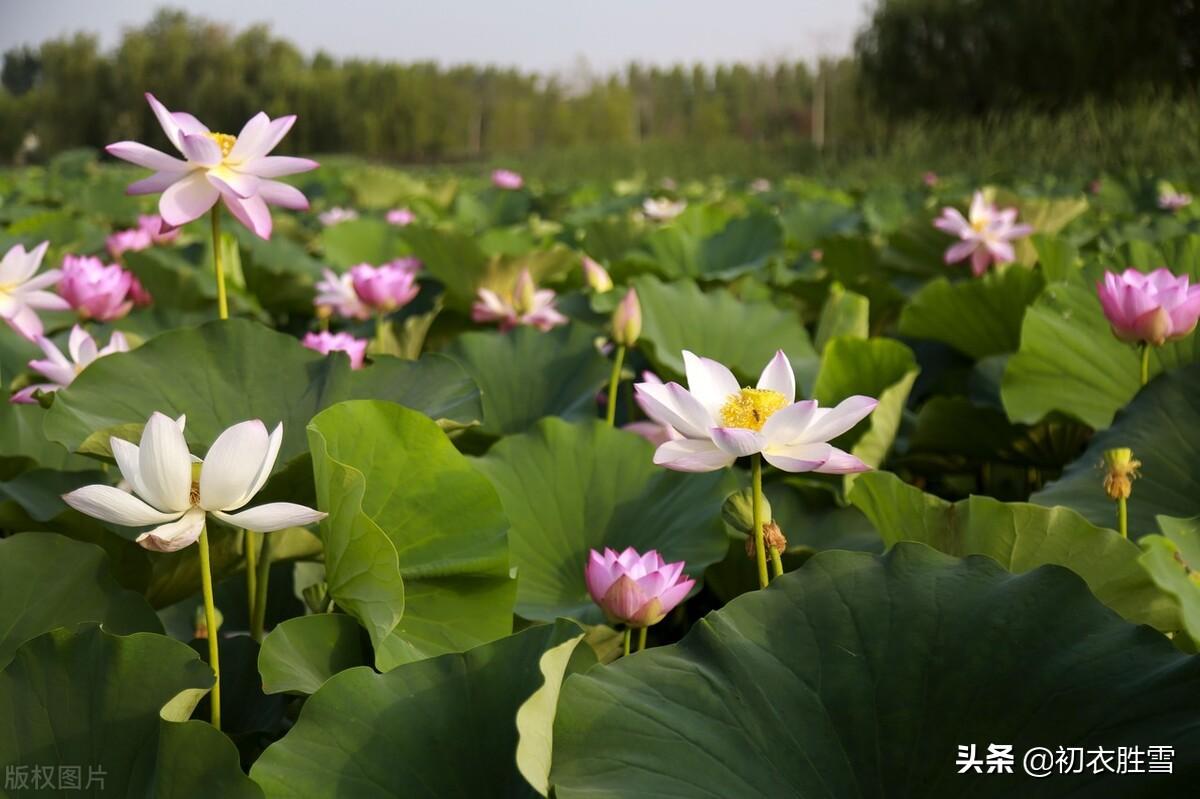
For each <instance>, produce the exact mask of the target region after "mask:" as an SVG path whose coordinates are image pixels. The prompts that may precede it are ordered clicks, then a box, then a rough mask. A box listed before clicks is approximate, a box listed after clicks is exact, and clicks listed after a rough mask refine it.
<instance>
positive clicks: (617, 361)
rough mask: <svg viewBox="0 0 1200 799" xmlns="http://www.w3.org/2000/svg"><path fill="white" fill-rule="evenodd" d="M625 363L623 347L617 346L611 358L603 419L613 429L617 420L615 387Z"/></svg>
mask: <svg viewBox="0 0 1200 799" xmlns="http://www.w3.org/2000/svg"><path fill="white" fill-rule="evenodd" d="M624 363H625V345H624V344H618V345H617V354H616V356H614V357H613V368H612V376H611V377H609V379H608V402H606V403H605V406H606V407H605V409H604V414H605V416H604V418H605V421H607V422H608V426H609V427H613V426H614V424H615V423H616V419H617V387H618V386H620V385H621V366H622V365H623V364H624Z"/></svg>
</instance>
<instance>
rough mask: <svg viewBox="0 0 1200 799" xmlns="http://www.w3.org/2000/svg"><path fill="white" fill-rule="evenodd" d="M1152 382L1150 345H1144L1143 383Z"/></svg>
mask: <svg viewBox="0 0 1200 799" xmlns="http://www.w3.org/2000/svg"><path fill="white" fill-rule="evenodd" d="M1149 382H1150V345H1149V344H1143V345H1142V385H1143V386H1144V385H1146V384H1147V383H1149Z"/></svg>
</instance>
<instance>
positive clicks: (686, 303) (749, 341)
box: [633, 275, 816, 385]
mask: <svg viewBox="0 0 1200 799" xmlns="http://www.w3.org/2000/svg"><path fill="white" fill-rule="evenodd" d="M633 285H634V287H635V288H636V289H637V292H638V300H639V301H640V302H641V305H642V319H643V322H642V337H641V340H640V341H639V342H638V343H639V346H642V347H643V349H644V351H645V352H646V354H647V355H648V356H649V357H650V358H651V360H653V361H654V363H655V365H656V366H657V367H658V368H659V369H661V370H663V371H664V372H666V373H667V374H671V375H682V374H683V373H684V369H683V355H682V352H683V350H691V351H692V352H694V353H696V354H697V355H702V356H704V357H706V358H712V359H713V360H717V361H720V362H721V363H723V364H725V365H726V366H728V367H729V368H730V369H732V370H733V372H734V374H736V375H737V376H738V377H739V378H741V379H742V380H744V381H747V382H748V383H750V384H751V385H753V382H754V381H755V380H757V379H758V375H759V373H760V372H761V371H762V369H763V367H764V366H766V365H767V362H768V361H770V360H771V357H772V356H774V354H775V351H776V350H783V351H784V352H786V353H787V355H788V357H789V358H791V359H792V360H793V361H796V360H801V359H804V358H808V357H812V356H815V355H816V351H815V350H813V347H812V343H811V342H810V341H809V338H808V331H807V330H805V328H804V323H803V321H802V320H801V319H800V315H799V314H798V313H796V312H794V311H786V310H784V309H782V308H779V307H776V306H775V305H772V304H771V303H770V302H766V301H762V300H751V301H742V300H739V299H738V298H737V297H735V296H734V295H733V294H731V293H730V292H729V291H727V290H725V289H723V288H717V289H713V290H711V291H701V290H700V287H699V286H697V285H696V284H695V283H694V282H692V281H691V280H680V281H676V282H674V283H663V282H661V281H660V280H658V279H657V278H655V277H653V276H651V275H643V276H641V277H638V278H636V279H635V280H634V281H633Z"/></svg>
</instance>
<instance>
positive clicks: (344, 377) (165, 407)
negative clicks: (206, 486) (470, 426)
mask: <svg viewBox="0 0 1200 799" xmlns="http://www.w3.org/2000/svg"><path fill="white" fill-rule="evenodd" d="M359 398H372V399H385V400H390V401H393V402H399V403H401V404H403V405H407V406H408V407H410V408H415V409H417V410H420V411H422V412H424V413H426V414H428V415H429V416H431V417H433V418H446V419H450V420H453V421H455V422H470V421H472V420H474V419H476V418H478V417H479V415H480V409H479V395H478V390H477V389H476V388H475V385H474V384H473V383H472V382H471V379H470V378H469V377H468V376H467V375H466V373H465V372H463V371H462V369H461V368H459V367H458V366H457V365H456V364H454V363H453V362H451V361H450V360H448V359H446V358H444V357H441V356H437V355H429V356H426V357H424V358H422V359H421V360H420V361H401V360H398V359H395V358H380V359H378V361H377V362H376V363H374V364H372V365H371V366H369V367H367V368H365V369H361V370H358V371H354V370H352V369H351V368H350V362H349V360H348V359H347V358H344V357H329V358H327V357H325V356H323V355H321V354H320V353H317V352H313V351H312V350H309V349H307V348H305V347H304V346H302V345H301V344H300V342H299V341H298V340H296V339H295V338H292V337H291V336H287V335H284V334H282V333H276V332H275V331H273V330H270V329H268V328H266V327H264V326H262V325H260V324H257V323H255V322H248V321H245V320H239V319H230V320H227V321H216V322H210V323H208V324H204V325H201V326H200V327H197V328H191V329H184V330H176V331H173V332H170V333H164V334H162V335H160V336H156V337H155V338H153V339H151V340H150V341H148V342H146V343H145V344H143V345H142V346H141V347H139V348H137V349H136V350H134V351H132V352H128V353H119V354H116V355H111V356H108V357H106V358H102V359H100V360H98V361H96V362H95V363H94V364H92V365H91V366H90V367H88V369H87V370H85V371H84V372H83V373H82V374H80V376H79V377H78V378H77V379H76V380H75V382H74V383H72V384H71V385H70V386H69V387H68V388H66V389H64V390H62V391H60V392H58V393H57V395H56V398H55V400H54V405H53V407H51V409H50V411H49V413H48V415H47V417H46V421H45V431H46V436H47V437H48V438H50V439H51V440H53V441H57V442H58V443H60V444H62V445H64V446H65V447H67V448H68V449H70V450H71V451H73V452H74V451H76V450H77V449H79V447H80V445H82V444H83V443H84V441H85V440H87V439H88V437H89V436H92V435H93V434H94V433H97V432H98V431H105V430H109V429H110V428H114V427H117V426H119V425H140V424H144V423H145V422H146V420H147V419H148V418H149V417H150V414H151V413H153V412H154V411H161V412H162V413H166V414H168V415H170V416H178V415H179V414H187V430H186V434H187V438H188V441H189V443H190V444H192V447H193V448H192V451H193V452H195V453H197V454H203V453H204V451H205V449H206V448H207V447H208V446H209V445H210V444H211V443H212V442H213V441H215V440H216V437H217V436H218V435H220V433H221V432H222V431H223V430H224V429H225V428H227V427H229V426H230V425H232V424H235V423H237V422H241V421H244V420H246V419H256V418H257V419H262V420H263V421H264V422H266V424H267V425H268V426H271V427H273V426H274V425H275V424H276V423H277V422H283V445H282V446H281V447H280V451H279V458H278V460H277V461H276V464H275V470H276V472H278V471H282V470H283V469H284V468H285V467H286V465H287V464H288V462H289V461H291V460H292V459H293V458H296V457H297V456H299V455H302V454H304V453H305V452H306V451H307V446H306V443H305V438H304V426H305V425H306V424H308V421H309V419H311V418H312V417H313V416H314V415H315V414H316V413H317V411H319V410H321V409H322V408H324V407H327V406H329V405H332V404H333V403H335V402H340V401H342V400H347V399H359Z"/></svg>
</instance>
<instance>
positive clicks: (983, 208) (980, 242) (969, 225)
mask: <svg viewBox="0 0 1200 799" xmlns="http://www.w3.org/2000/svg"><path fill="white" fill-rule="evenodd" d="M968 213H969V218H967V219H964V218H963V215H962V213H960V212H959V210H958V209H957V208H943V209H942V215H941V216H940V217H938V218H937V219H935V220H934V221H933V226H934V227H936V228H937V229H938V230H941V231H943V232H945V233H949V234H950V235H952V236H958V237H959V238H960V239H962V241H960V242H958V243H957V244H955V245H953V246H951V247H950V248H949V249H947V250H946V263H948V264H953V263H958V262H959V261H965V260H966V259H968V258H970V259H971V272H972V274H974V275H975V276H976V277H979V276H980V275H982V274H983V273H984V272H986V271H987V268H988V266H990V265H991V264H992V263H993V262H994V263H997V264H1006V263H1009V262H1011V261H1013V260H1015V259H1016V254H1015V253H1014V252H1013V246H1012V244H1011V242H1012V241H1013V240H1014V239H1019V238H1021V237H1022V236H1028V235H1029V234H1030V233H1032V232H1033V228H1032V227H1030V226H1029V225H1018V224H1017V223H1016V222H1017V209H1016V208H1006V209H1004V210H1003V211H1000V210H998V209H997V208H996V206H995V205H993V204H991V203H989V202H987V200H985V199H984V198H983V192H981V191H977V192H975V196H974V197H973V198H972V199H971V208H970V211H969V212H968Z"/></svg>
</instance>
